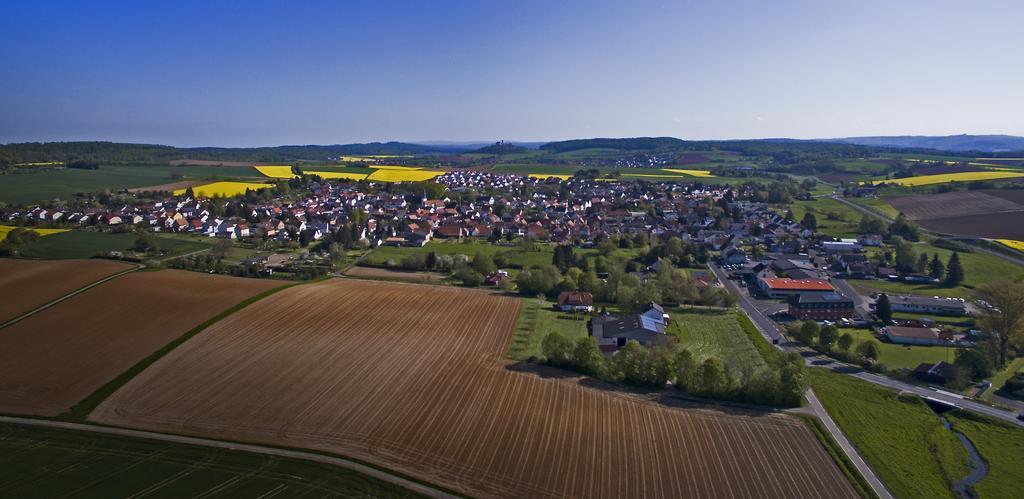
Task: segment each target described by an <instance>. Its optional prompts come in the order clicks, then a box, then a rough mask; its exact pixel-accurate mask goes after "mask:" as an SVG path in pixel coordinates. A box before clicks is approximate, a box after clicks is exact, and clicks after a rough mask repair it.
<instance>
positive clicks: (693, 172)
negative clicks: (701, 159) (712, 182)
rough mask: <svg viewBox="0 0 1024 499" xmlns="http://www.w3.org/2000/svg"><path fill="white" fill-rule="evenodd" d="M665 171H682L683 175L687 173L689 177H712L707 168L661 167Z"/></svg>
mask: <svg viewBox="0 0 1024 499" xmlns="http://www.w3.org/2000/svg"><path fill="white" fill-rule="evenodd" d="M662 170H665V171H667V172H672V173H682V174H683V175H689V176H691V177H714V175H712V174H711V172H710V171H709V170H681V169H678V168H662Z"/></svg>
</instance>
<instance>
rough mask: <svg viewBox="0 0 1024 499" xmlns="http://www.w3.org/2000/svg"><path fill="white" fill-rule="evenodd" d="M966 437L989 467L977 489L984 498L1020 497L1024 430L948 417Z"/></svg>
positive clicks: (968, 416)
mask: <svg viewBox="0 0 1024 499" xmlns="http://www.w3.org/2000/svg"><path fill="white" fill-rule="evenodd" d="M946 419H948V420H949V422H950V424H952V425H953V428H955V429H956V430H957V431H959V432H960V433H963V434H964V436H966V437H967V438H968V439H970V440H971V442H972V443H973V444H974V447H975V448H976V449H977V450H978V454H979V455H980V456H981V458H982V459H983V460H984V461H985V463H986V464H987V465H988V475H986V476H985V478H983V479H981V481H980V482H978V483H977V484H975V485H974V490H975V492H977V493H978V495H979V496H980V497H982V498H988V497H993V498H995V497H1020V496H1021V491H1022V490H1024V473H1021V463H1024V429H1022V428H1020V427H1017V426H1011V425H1009V424H1007V423H1004V422H1002V421H995V420H993V419H989V418H985V417H982V416H977V415H974V414H971V413H964V412H955V413H950V414H948V415H947V416H946Z"/></svg>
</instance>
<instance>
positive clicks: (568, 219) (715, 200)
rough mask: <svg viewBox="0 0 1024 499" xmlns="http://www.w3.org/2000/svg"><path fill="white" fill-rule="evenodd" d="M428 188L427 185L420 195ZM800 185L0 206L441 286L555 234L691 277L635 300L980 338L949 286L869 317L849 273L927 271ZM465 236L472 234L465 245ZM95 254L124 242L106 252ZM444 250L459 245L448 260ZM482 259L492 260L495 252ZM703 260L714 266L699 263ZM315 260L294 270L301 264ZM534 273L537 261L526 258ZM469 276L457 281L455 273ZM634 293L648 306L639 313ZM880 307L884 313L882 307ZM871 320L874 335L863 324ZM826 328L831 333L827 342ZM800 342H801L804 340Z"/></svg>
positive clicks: (555, 286) (484, 175)
mask: <svg viewBox="0 0 1024 499" xmlns="http://www.w3.org/2000/svg"><path fill="white" fill-rule="evenodd" d="M769 191H771V192H769ZM428 192H429V193H430V194H437V197H429V196H428ZM860 194H861V193H860V192H857V193H856V194H855V195H860ZM809 197H810V195H809V193H808V192H806V191H804V190H803V189H802V187H801V186H800V185H799V184H796V183H789V184H776V185H774V186H772V187H765V186H764V185H763V184H755V183H750V184H731V185H730V184H722V185H714V184H705V183H676V182H630V183H625V182H623V183H619V182H607V181H602V180H599V179H594V178H588V177H587V176H586V175H577V176H575V177H573V178H570V179H566V180H564V181H560V180H558V179H538V178H531V177H527V176H521V175H511V174H499V173H493V172H481V171H472V170H464V171H453V172H448V173H445V174H444V175H441V176H439V177H437V178H436V183H435V184H426V183H411V184H392V185H376V184H372V183H366V182H360V183H354V182H336V181H327V180H323V179H319V178H318V177H315V176H308V177H307V176H304V177H302V178H297V179H294V180H292V181H289V182H282V183H279V184H278V185H277V186H274V187H271V188H268V189H263V190H260V191H247V192H246V193H245V194H244V195H240V196H237V197H235V198H223V199H221V198H213V199H210V198H199V197H196V196H195V195H194V194H192V192H191V190H187V191H186V192H184V193H182V194H181V195H178V196H175V195H170V193H166V192H164V193H160V192H141V193H135V194H131V195H122V196H111V200H110V201H108V205H105V206H95V205H96V204H97V203H92V205H91V206H85V207H74V206H71V207H48V206H34V207H30V208H27V209H24V210H17V209H15V210H6V211H4V212H3V213H2V218H3V221H4V222H6V223H12V224H18V225H22V226H26V227H31V226H33V225H34V226H44V227H82V228H88V229H91V230H99V231H126V230H143V231H148V232H152V233H164V234H181V235H190V236H193V237H197V238H215V239H219V240H225V241H229V244H230V243H235V244H237V245H249V246H254V245H255V246H254V247H258V248H260V249H262V250H264V251H261V252H256V253H252V254H247V258H244V259H243V260H241V261H240V262H239V265H240V266H242V267H244V268H245V269H246V273H245V274H236V275H249V276H260V275H263V276H271V275H273V274H274V273H275V272H287V271H288V270H289V269H290V267H293V266H294V267H297V266H299V265H309V264H310V262H329V261H330V260H331V258H330V256H329V255H330V254H331V253H333V254H334V256H335V260H337V257H338V253H342V254H355V255H360V256H359V258H357V259H355V262H354V263H355V265H358V266H363V267H381V268H383V269H384V270H388V269H391V270H404V271H427V272H430V271H433V270H441V271H443V272H448V273H451V274H452V275H453V276H455V277H453V279H454V280H453V283H456V284H463V285H471V286H476V285H482V286H504V288H505V289H508V290H512V289H515V288H516V287H517V285H516V284H517V283H518V288H519V290H520V291H521V292H525V288H526V287H527V286H526V285H525V284H524V283H523V281H525V276H527V275H529V274H530V273H531V270H530V268H531V267H534V266H535V264H536V263H540V264H547V263H548V262H546V261H544V260H545V259H547V258H549V257H547V256H544V255H543V254H541V255H534V256H536V258H526V259H524V262H526V263H525V264H523V263H520V264H518V265H517V264H515V262H514V260H515V259H513V262H512V263H510V262H507V261H506V259H505V258H500V257H499V258H497V259H496V260H497V261H495V262H494V263H490V262H488V263H487V264H485V265H480V266H476V265H472V266H469V265H465V266H464V268H465V269H466V271H465V272H462V273H458V272H457V270H458V269H457V268H456V267H459V265H461V264H469V263H470V261H471V259H470V257H474V256H475V257H476V258H478V259H480V258H483V257H481V256H480V248H484V247H491V248H493V247H501V246H504V247H512V246H514V245H517V244H521V243H522V242H524V241H525V242H529V243H531V244H535V246H534V247H533V248H535V250H534V251H536V249H537V248H540V250H542V251H540V252H541V253H543V251H547V250H549V249H550V248H552V247H558V246H562V245H567V246H570V247H572V248H574V250H569V253H570V255H571V254H572V252H573V251H577V252H587V251H589V252H592V253H591V255H592V256H593V254H595V253H593V252H596V254H604V255H606V256H611V254H612V252H614V251H620V252H625V256H622V255H620V257H619V258H617V259H612V260H613V263H612V264H611V265H610V266H609V265H608V264H603V265H600V267H601V268H594V265H593V263H587V262H589V261H591V260H587V259H584V258H579V257H577V258H576V260H577V261H575V262H570V263H573V264H576V265H578V266H579V267H580V268H581V270H582V271H593V272H594V274H595V275H596V276H597V278H598V279H599V280H600V281H602V282H604V283H607V282H608V280H609V273H610V271H612V272H614V271H621V272H624V273H625V274H628V276H629V282H630V283H632V284H633V285H634V286H635V287H636V289H638V290H640V291H641V293H640V294H643V293H642V290H643V289H645V287H648V286H650V285H651V283H649V282H648V281H649V280H651V281H652V283H653V279H654V277H655V276H656V275H657V273H658V267H659V266H660V265H662V264H663V263H668V264H670V266H672V267H680V268H683V269H687V268H690V269H692V270H687V271H686V273H685V277H686V278H687V279H689V282H690V283H692V289H691V290H690V291H689V292H688V293H683V295H679V294H678V293H676V294H672V293H669V292H664V293H658V292H655V294H654V295H653V296H652V295H651V294H650V293H648V294H646V295H644V297H651V298H654V297H656V298H657V300H658V301H662V302H664V303H669V304H671V305H678V304H679V303H681V302H683V301H686V302H689V303H702V304H712V305H714V304H723V303H725V304H728V303H735V298H732V299H731V301H730V299H729V298H727V295H728V294H732V295H734V296H741V295H742V296H744V297H745V298H746V299H751V300H752V302H753V303H755V304H756V307H757V308H758V310H759V311H760V312H763V313H764V314H765V315H766V316H769V317H771V319H772V320H774V321H777V322H778V323H779V324H793V323H796V324H799V323H800V322H801V321H814V322H817V323H819V324H821V325H822V326H823V327H825V328H831V327H849V328H856V330H858V331H860V332H861V333H862V334H861V335H862V336H863V337H858V340H860V341H856V343H858V344H860V343H864V342H868V341H870V338H874V339H877V340H880V341H882V342H884V343H886V344H891V345H913V346H915V347H917V348H920V347H922V346H936V347H949V348H963V347H970V346H972V345H973V344H974V343H973V340H975V339H977V335H983V333H982V332H981V331H977V330H974V329H971V328H964V327H951V326H950V325H949V324H946V323H937V322H936V321H935V320H934V316H949V317H963V316H968V315H970V314H971V309H972V307H974V306H975V305H974V304H972V303H970V302H967V301H965V300H963V299H956V298H943V297H938V296H920V295H912V294H893V295H891V296H886V300H887V301H888V303H889V305H888V308H889V309H890V310H891V311H887V312H886V313H885V314H884V315H885V316H886V318H885V319H881V320H880V319H879V314H877V313H876V312H877V311H876V310H875V308H876V306H877V301H878V298H879V295H878V294H877V293H872V294H871V295H868V294H862V293H860V292H858V291H857V290H855V289H854V287H853V286H851V285H850V284H849V281H853V280H894V281H911V282H912V281H926V282H928V281H931V280H933V278H932V277H930V276H928V275H919V274H906V273H900V272H897V270H896V269H895V268H894V267H893V264H892V263H891V260H886V259H882V258H879V257H877V253H876V256H875V257H870V255H869V254H868V253H866V251H865V250H871V249H881V248H882V247H883V246H885V242H884V241H883V234H882V233H880V232H881V231H876V232H877V233H864V234H860V235H859V236H857V237H856V238H834V237H830V236H828V235H825V234H822V233H820V232H817V231H815V230H813V229H814V227H813V225H814V224H813V223H809V222H808V221H807V220H806V219H805V220H800V221H798V220H795V219H794V217H792V216H791V215H792V213H791V212H788V213H787V211H786V210H784V209H780V207H785V206H786V201H788V200H793V199H807V198H809ZM115 198H116V202H115V201H114V199H115ZM769 200H771V201H775V202H771V203H770V202H768V201H769ZM808 225H810V226H811V227H808ZM455 241H458V242H461V243H462V246H460V247H459V248H457V251H464V252H465V254H464V255H457V254H456V255H448V256H444V257H442V258H441V259H440V260H441V262H438V260H439V259H438V257H437V256H436V254H435V253H436V252H435V251H429V252H428V253H416V252H422V251H426V250H432V249H437V250H441V249H448V248H451V247H452V246H443V245H441V244H443V243H452V242H455ZM472 241H479V242H480V243H482V244H476V245H474V244H471V243H472ZM669 241H673V243H672V244H675V245H679V248H677V249H675V250H674V251H669V252H666V251H660V252H658V255H659V256H654V257H652V256H651V254H652V253H651V252H649V251H648V249H647V248H651V247H656V246H659V245H667V244H668V243H669ZM536 245H539V246H536ZM634 245H635V246H637V247H642V248H645V249H643V250H641V251H643V252H647V255H646V256H645V257H641V255H640V254H639V253H637V252H635V251H634V252H633V253H630V251H632V250H628V249H621V248H631V247H633V246H634ZM463 247H464V248H465V249H462V248H463ZM381 248H394V249H393V250H389V251H392V253H390V254H393V255H398V256H396V257H394V258H386V259H381V258H376V257H375V253H376V254H377V255H380V254H389V253H385V252H384V250H383V249H381ZM375 249H380V250H379V251H376V252H375V251H373V250H375ZM350 250H351V251H350ZM474 251H475V252H476V254H475V255H474V254H473V252H474ZM485 253H486V252H485ZM545 254H546V253H545ZM367 255H369V257H367ZM401 255H406V256H401ZM409 255H412V257H410V256H409ZM417 255H419V257H417ZM424 255H426V256H424ZM108 256H111V257H121V256H123V255H122V254H121V253H120V252H115V253H114V254H112V255H108ZM452 256H455V257H459V256H461V263H460V262H459V261H455V259H453V258H452ZM485 256H486V258H487V259H492V258H491V257H492V256H496V255H492V254H490V253H488V254H486V255H485ZM211 260H212V257H211V256H210V255H205V256H204V255H197V256H193V257H190V258H177V259H172V260H170V263H169V264H170V265H171V266H175V267H177V268H186V269H191V270H202V271H211V272H216V271H223V270H224V267H223V266H214V265H212V264H211ZM204 262H205V263H204ZM345 263H346V264H348V265H351V263H352V262H348V261H346V262H345ZM498 264H503V265H498ZM568 266H569V265H562V268H561V269H560V270H561V271H563V272H564V271H565V270H567V268H568ZM708 266H710V267H711V269H710V270H712V271H713V272H708V270H709V269H708ZM509 267H512V268H509ZM609 267H612V268H609ZM699 269H703V270H699ZM328 271H329V270H323V271H321V272H319V273H314V274H305V275H309V276H311V277H315V276H317V275H323V274H324V273H326V272H328ZM533 273H534V274H536V273H537V271H536V269H534V270H533ZM555 273H556V274H558V272H555ZM469 274H472V276H471V277H472V278H470V277H466V276H467V275H469ZM566 275H568V274H566ZM552 280H553V282H551V283H550V284H549V285H548V286H545V287H542V288H541V289H539V291H540V292H542V293H548V294H550V296H551V297H552V299H553V298H554V296H555V295H560V296H559V298H560V299H559V300H557V306H563V305H564V302H565V298H566V296H568V295H566V293H567V292H571V293H573V295H571V296H572V298H573V299H574V300H576V301H577V302H583V303H586V304H587V305H586V306H585V308H586V310H587V311H588V312H594V313H596V309H595V308H594V302H595V301H600V302H604V303H609V302H610V303H613V304H617V305H619V308H618V309H620V310H635V311H636V312H638V313H640V315H639V316H636V317H633V316H630V317H627V318H614V317H605V318H596V319H595V321H594V323H593V324H591V325H590V330H591V331H592V333H591V334H593V335H594V336H596V337H598V343H599V345H600V347H601V350H602V351H604V352H605V353H610V352H614V351H615V350H617V349H618V348H620V347H622V346H623V345H625V342H626V341H627V340H628V339H636V340H640V342H641V343H642V344H644V345H648V346H650V345H658V344H664V343H666V342H667V338H666V337H665V328H664V324H665V322H666V320H667V315H666V319H658V318H656V317H655V318H654V319H657V320H641V319H638V318H637V317H643V314H644V313H645V312H646V311H649V309H650V307H657V308H658V309H660V305H659V304H658V303H654V302H653V301H651V302H650V303H647V304H646V305H645V304H644V303H640V302H639V301H637V299H636V298H632V299H631V300H628V301H629V302H630V303H626V302H624V301H623V300H622V299H621V298H620V297H619V296H617V295H618V294H621V293H617V292H616V291H617V290H616V289H611V290H609V289H607V287H608V286H603V287H604V288H605V289H604V290H603V292H597V291H596V290H595V289H591V288H594V287H595V286H594V285H593V284H590V285H589V286H588V285H586V284H584V283H582V282H580V281H581V280H582V278H581V277H579V276H577V277H576V278H575V279H567V278H566V277H563V276H562V275H561V274H558V275H554V277H553V279H552ZM567 281H568V283H567ZM634 281H635V282H634ZM709 289H710V290H712V291H717V292H718V293H717V294H714V293H708V291H709ZM551 293H554V294H551ZM595 293H596V294H597V295H598V296H597V299H596V300H595V297H594V294H595ZM723 297H724V298H723ZM723 300H724V301H723ZM623 305H625V306H623ZM641 306H645V307H648V308H647V309H645V310H639V307H641ZM577 308H578V309H579V307H577ZM580 310H581V309H580ZM893 312H896V313H897V316H898V317H897V318H896V319H895V320H894V319H893V317H892V313H893ZM654 315H658V316H660V315H661V314H660V313H655V314H654ZM652 317H653V316H652ZM615 320H617V321H618V322H614V321H615ZM871 328H874V329H871ZM872 330H873V333H868V334H867V335H864V332H865V331H872ZM616 331H617V332H616ZM836 336H837V339H836V340H834V341H838V335H836ZM808 340H809V341H807V342H808V343H811V344H814V343H816V341H815V338H809V339H808ZM844 341H846V342H848V341H847V340H844ZM855 346H856V345H855ZM847 348H850V345H847ZM865 348H868V347H865ZM825 349H826V350H828V351H829V352H828V353H833V352H832V351H831V350H832V348H831V345H825ZM851 351H852V350H851ZM865 353H866V355H851V356H846V357H843V356H842V355H839V356H840V357H842V358H844V359H845V360H851V359H854V360H856V361H857V362H858V363H863V364H864V365H868V366H870V365H872V364H875V363H877V361H878V358H879V353H878V352H873V353H871V352H867V351H865ZM925 357H926V358H931V357H929V356H925ZM948 357H949V358H948V361H949V362H947V361H939V362H922V363H920V365H917V366H911V365H900V366H890V367H899V368H904V369H908V370H911V369H912V370H916V371H917V372H919V373H924V374H922V377H923V378H926V379H925V380H926V381H929V382H938V383H949V382H951V381H953V378H954V376H953V374H952V373H954V372H955V370H954V369H952V368H951V367H950V366H949V363H950V362H952V360H953V358H952V355H950V356H948ZM936 373H938V374H936ZM960 382H961V383H962V380H961V381H960Z"/></svg>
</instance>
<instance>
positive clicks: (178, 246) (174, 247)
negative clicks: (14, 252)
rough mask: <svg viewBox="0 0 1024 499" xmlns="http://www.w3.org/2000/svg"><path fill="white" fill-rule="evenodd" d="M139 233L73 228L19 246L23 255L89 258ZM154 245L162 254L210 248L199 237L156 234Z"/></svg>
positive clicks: (123, 244)
mask: <svg viewBox="0 0 1024 499" xmlns="http://www.w3.org/2000/svg"><path fill="white" fill-rule="evenodd" d="M137 238H138V235H136V234H133V233H123V234H111V233H107V232H91V231H82V230H73V231H70V232H62V233H60V234H54V235H52V236H46V237H41V238H39V239H37V240H36V241H34V242H32V243H29V244H28V245H26V246H25V247H24V248H22V250H21V256H23V257H26V258H41V259H47V260H52V259H65V258H91V257H93V256H95V255H96V253H103V252H107V251H125V250H127V249H130V248H131V247H132V245H134V244H135V239H137ZM156 241H157V245H158V246H159V247H160V249H161V250H163V251H165V252H166V255H164V256H170V255H178V254H184V253H190V252H192V251H199V250H202V249H205V248H209V247H210V246H209V244H207V243H205V242H204V241H202V240H200V239H195V240H192V239H183V238H178V237H167V236H161V235H156Z"/></svg>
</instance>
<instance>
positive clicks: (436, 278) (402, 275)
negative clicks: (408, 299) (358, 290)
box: [345, 266, 444, 284]
mask: <svg viewBox="0 0 1024 499" xmlns="http://www.w3.org/2000/svg"><path fill="white" fill-rule="evenodd" d="M345 275H347V276H352V277H363V278H367V279H379V280H382V281H403V282H416V283H424V284H426V283H430V284H434V283H439V282H441V280H442V279H444V276H443V275H441V274H439V273H437V272H409V271H406V270H392V269H382V268H379V267H360V266H355V267H352V268H350V269H348V270H346V271H345Z"/></svg>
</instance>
